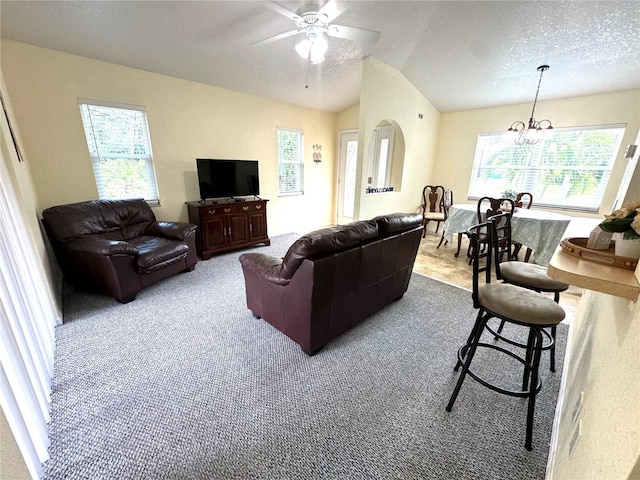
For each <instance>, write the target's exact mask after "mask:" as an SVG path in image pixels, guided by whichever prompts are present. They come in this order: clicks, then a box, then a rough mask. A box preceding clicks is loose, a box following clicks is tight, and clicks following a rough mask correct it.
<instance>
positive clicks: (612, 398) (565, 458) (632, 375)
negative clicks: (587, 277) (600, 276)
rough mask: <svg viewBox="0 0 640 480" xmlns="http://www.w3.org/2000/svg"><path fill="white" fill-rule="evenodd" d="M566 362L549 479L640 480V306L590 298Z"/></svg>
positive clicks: (584, 303)
mask: <svg viewBox="0 0 640 480" xmlns="http://www.w3.org/2000/svg"><path fill="white" fill-rule="evenodd" d="M565 359H566V364H565V367H564V371H563V376H564V377H563V386H562V387H561V391H560V399H561V402H560V403H559V407H558V408H559V409H560V414H559V416H558V414H556V422H557V425H555V426H554V436H553V439H552V440H553V441H554V442H553V444H552V450H551V452H552V455H551V456H550V459H549V465H548V468H547V478H548V479H549V480H583V479H596V478H597V479H600V478H602V479H605V478H606V479H614V478H616V479H630V480H631V479H637V478H640V477H638V475H637V464H638V461H639V460H640V409H639V408H638V399H639V398H640V378H638V371H640V301H636V302H631V301H629V300H626V299H624V298H619V297H614V296H612V295H607V294H604V293H598V292H594V291H591V290H586V292H585V293H584V295H583V296H582V298H581V299H580V305H579V306H578V311H577V313H576V316H575V318H574V320H573V322H572V324H571V329H570V339H569V341H568V344H567V351H566V353H565ZM543 388H544V386H543ZM558 417H559V420H558ZM634 466H635V467H636V474H634V473H633V472H632V470H633V469H634Z"/></svg>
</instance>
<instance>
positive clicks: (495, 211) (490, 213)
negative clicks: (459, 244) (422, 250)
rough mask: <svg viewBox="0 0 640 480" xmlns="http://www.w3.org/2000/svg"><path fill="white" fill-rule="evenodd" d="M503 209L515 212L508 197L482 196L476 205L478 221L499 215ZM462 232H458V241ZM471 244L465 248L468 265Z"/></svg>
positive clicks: (512, 202)
mask: <svg viewBox="0 0 640 480" xmlns="http://www.w3.org/2000/svg"><path fill="white" fill-rule="evenodd" d="M505 211H508V212H515V203H514V201H513V200H512V199H510V198H494V197H482V198H480V199H479V200H478V206H477V208H476V213H477V219H478V223H483V222H486V221H488V220H489V219H491V218H492V217H495V216H496V215H500V214H502V213H504V212H505ZM461 236H462V234H459V236H458V241H460V238H461ZM471 253H472V252H471V244H469V247H468V249H467V256H468V257H469V265H471Z"/></svg>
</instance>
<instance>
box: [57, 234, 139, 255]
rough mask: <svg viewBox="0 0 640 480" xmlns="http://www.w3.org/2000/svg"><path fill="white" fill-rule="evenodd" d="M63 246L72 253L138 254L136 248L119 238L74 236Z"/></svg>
mask: <svg viewBox="0 0 640 480" xmlns="http://www.w3.org/2000/svg"><path fill="white" fill-rule="evenodd" d="M64 248H65V249H67V250H69V251H70V252H74V253H91V254H95V255H115V254H127V255H138V253H139V252H138V249H137V248H136V247H135V246H134V245H132V244H130V243H128V242H123V241H121V240H107V239H106V238H76V239H74V240H71V241H70V242H67V243H65V245H64Z"/></svg>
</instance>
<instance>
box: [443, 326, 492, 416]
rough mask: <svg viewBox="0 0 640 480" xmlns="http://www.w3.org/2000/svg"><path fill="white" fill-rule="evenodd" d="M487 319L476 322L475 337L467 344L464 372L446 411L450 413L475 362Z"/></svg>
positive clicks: (461, 373)
mask: <svg viewBox="0 0 640 480" xmlns="http://www.w3.org/2000/svg"><path fill="white" fill-rule="evenodd" d="M487 320H488V319H487V318H484V317H483V318H482V319H481V321H480V322H476V324H477V325H476V326H475V328H474V333H475V335H474V337H473V340H472V341H471V344H470V345H469V344H467V345H465V346H467V347H468V348H469V349H468V351H467V352H466V357H465V361H464V365H463V366H462V372H460V377H459V378H458V383H456V388H454V390H453V393H452V394H451V398H450V399H449V403H448V404H447V407H446V410H447V412H450V411H451V409H452V408H453V404H454V403H455V401H456V398H458V393H459V392H460V388H461V387H462V383H463V382H464V377H466V376H467V372H468V371H469V365H471V360H473V356H474V355H475V353H476V348H477V347H478V343H479V342H480V337H481V336H482V331H483V330H484V325H485V323H487ZM465 346H462V347H460V353H459V354H458V355H459V357H458V362H459V361H460V356H461V355H462V349H463V348H464V347H465Z"/></svg>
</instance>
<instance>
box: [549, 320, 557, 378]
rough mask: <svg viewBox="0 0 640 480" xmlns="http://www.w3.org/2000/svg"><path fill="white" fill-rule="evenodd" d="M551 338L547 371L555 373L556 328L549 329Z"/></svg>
mask: <svg viewBox="0 0 640 480" xmlns="http://www.w3.org/2000/svg"><path fill="white" fill-rule="evenodd" d="M551 338H552V339H553V345H551V348H550V349H549V361H550V366H549V370H551V371H552V372H555V371H556V327H551Z"/></svg>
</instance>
